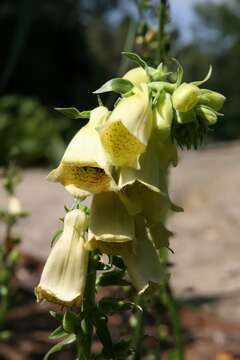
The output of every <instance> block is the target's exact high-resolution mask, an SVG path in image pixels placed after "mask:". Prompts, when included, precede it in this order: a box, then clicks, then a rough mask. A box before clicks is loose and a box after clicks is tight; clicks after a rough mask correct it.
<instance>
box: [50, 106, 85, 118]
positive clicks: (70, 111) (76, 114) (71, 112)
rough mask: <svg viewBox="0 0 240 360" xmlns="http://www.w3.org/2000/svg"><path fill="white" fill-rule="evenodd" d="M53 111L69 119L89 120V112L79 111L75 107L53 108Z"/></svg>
mask: <svg viewBox="0 0 240 360" xmlns="http://www.w3.org/2000/svg"><path fill="white" fill-rule="evenodd" d="M54 110H56V111H58V112H60V113H61V114H63V115H64V116H66V117H67V118H69V119H74V120H75V119H89V118H90V113H91V111H90V110H86V111H79V110H78V109H76V108H75V107H69V108H54Z"/></svg>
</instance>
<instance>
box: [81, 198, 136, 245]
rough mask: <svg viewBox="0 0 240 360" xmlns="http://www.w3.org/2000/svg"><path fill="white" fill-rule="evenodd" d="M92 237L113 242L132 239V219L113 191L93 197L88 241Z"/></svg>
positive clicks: (92, 238)
mask: <svg viewBox="0 0 240 360" xmlns="http://www.w3.org/2000/svg"><path fill="white" fill-rule="evenodd" d="M94 239H95V240H97V241H105V242H113V243H123V242H127V241H132V240H133V239H134V220H133V218H132V217H131V216H129V214H128V212H127V210H126V209H125V207H124V205H123V204H122V202H121V201H120V199H119V197H118V196H117V194H116V193H115V192H107V193H101V194H97V195H95V196H94V197H93V201H92V206H91V215H90V221H89V236H88V241H92V240H94ZM87 246H88V245H87Z"/></svg>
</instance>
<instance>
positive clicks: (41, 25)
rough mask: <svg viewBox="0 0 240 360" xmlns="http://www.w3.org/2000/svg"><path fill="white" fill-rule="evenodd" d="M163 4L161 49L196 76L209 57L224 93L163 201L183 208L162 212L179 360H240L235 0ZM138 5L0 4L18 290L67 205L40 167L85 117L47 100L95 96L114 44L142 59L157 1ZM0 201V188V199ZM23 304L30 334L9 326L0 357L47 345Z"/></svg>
mask: <svg viewBox="0 0 240 360" xmlns="http://www.w3.org/2000/svg"><path fill="white" fill-rule="evenodd" d="M169 2H170V18H169V23H168V25H167V32H168V36H167V39H166V42H167V44H166V46H167V49H168V52H169V56H170V57H171V56H172V57H175V58H178V59H179V61H180V62H181V63H182V65H183V67H184V70H185V73H184V75H185V80H186V81H190V80H191V81H194V80H199V79H202V78H203V77H204V76H205V74H206V72H207V70H208V67H209V64H212V65H213V69H214V71H213V75H212V78H211V80H210V81H209V83H208V84H207V87H209V88H210V89H212V90H215V91H219V92H221V93H223V94H224V95H225V96H226V97H227V102H226V104H225V107H224V110H223V112H224V114H225V117H224V118H220V120H219V122H218V124H217V125H216V126H215V128H214V131H212V132H211V133H210V135H209V137H208V139H207V143H206V144H205V147H204V149H201V150H199V151H197V152H188V153H185V152H182V153H181V157H182V162H181V163H180V165H179V167H178V168H177V169H174V170H173V172H172V174H171V178H170V183H171V188H172V192H173V197H174V200H176V202H178V204H179V205H181V206H183V207H184V208H185V213H184V214H181V215H175V216H174V217H173V218H172V219H170V220H169V226H170V228H171V229H172V230H173V231H174V232H175V233H177V234H176V236H175V238H174V240H173V242H172V245H171V248H172V249H173V250H174V251H175V255H173V256H172V259H171V260H172V263H173V275H172V284H173V288H174V290H175V293H176V295H177V297H178V299H179V302H180V304H181V306H182V312H181V317H182V324H183V327H184V329H185V332H186V334H187V336H186V338H187V339H188V355H187V356H188V358H187V359H189V360H198V359H199V360H205V359H206V360H208V359H209V360H212V359H220V360H225V359H226V360H231V359H240V346H239V343H240V310H239V309H240V300H239V299H240V298H239V296H240V286H239V283H240V280H239V279H240V262H239V257H240V243H239V234H240V228H239V226H240V220H239V218H240V216H239V215H240V199H239V195H238V194H239V185H240V168H239V163H240V162H239V160H240V151H239V150H240V144H239V137H240V121H239V116H240V106H239V96H240V66H239V61H240V2H239V0H226V1H224V0H208V1H207V0H206V1H205V0H185V1H179V0H170V1H169ZM149 3H151V4H152V6H150V7H149V9H147V10H146V9H144V8H143V7H141V6H137V5H138V2H137V1H136V0H61V1H58V0H42V1H38V2H34V1H33V0H1V2H0V154H1V156H0V166H1V167H3V168H4V167H7V166H8V165H9V163H10V162H14V164H17V165H18V166H20V167H21V168H23V169H24V170H22V175H23V181H22V183H21V184H20V185H19V187H18V188H17V191H16V192H17V196H18V197H19V198H20V201H21V203H22V206H23V207H24V208H25V209H26V210H29V212H30V216H29V217H28V218H26V219H23V220H22V221H21V223H20V225H18V226H17V231H18V232H19V233H20V234H21V236H22V247H21V248H22V251H23V253H25V254H28V256H29V257H30V256H31V259H32V260H29V258H27V260H26V258H22V260H21V261H23V263H24V261H26V262H27V264H28V265H27V267H26V268H24V267H22V268H21V269H20V270H21V271H19V273H18V281H20V282H22V283H21V284H23V283H24V284H25V285H24V286H25V291H30V292H31V291H32V288H33V286H34V285H35V284H36V283H37V281H38V277H39V269H40V268H41V264H40V265H39V264H38V263H37V262H34V261H35V260H34V261H33V259H37V260H39V259H41V260H42V259H44V258H45V257H46V255H47V254H48V252H49V247H50V245H49V244H50V239H51V236H52V235H53V233H54V231H55V230H57V229H58V228H59V227H60V226H61V224H60V223H59V222H58V220H57V219H58V218H60V217H61V216H62V215H63V213H64V210H63V205H64V204H70V203H71V199H70V198H69V197H68V195H66V194H65V192H64V191H63V189H62V188H61V187H60V186H56V185H54V184H49V183H47V182H46V181H45V176H46V174H47V172H48V170H47V169H48V168H50V167H53V166H54V165H56V164H57V162H58V161H59V159H60V158H61V156H62V154H63V152H64V149H65V146H66V144H67V142H68V141H69V139H70V138H71V137H72V136H73V134H74V133H75V132H76V130H77V129H79V127H80V126H82V125H83V124H84V120H70V119H67V118H65V117H62V116H61V115H60V114H59V113H57V112H56V111H54V110H53V109H54V107H68V106H75V107H77V108H78V109H80V110H89V109H91V108H92V107H94V106H96V104H97V103H96V97H95V96H93V94H92V91H94V90H96V89H97V88H98V87H99V86H100V85H101V84H102V83H104V82H105V81H106V80H108V79H110V78H113V77H116V76H121V75H123V74H124V72H126V71H127V70H128V69H129V68H130V66H131V64H129V63H128V62H127V61H126V59H123V58H122V56H121V51H123V50H129V51H131V50H136V51H138V52H139V53H140V54H141V56H143V57H144V58H146V59H147V60H149V61H150V63H151V59H152V53H153V52H154V51H155V47H154V46H155V45H154V44H155V43H154V42H155V41H156V32H155V30H154V29H156V27H157V25H158V24H157V17H156V13H155V8H156V5H157V3H158V1H154V0H152V1H149ZM153 64H154V62H153ZM104 100H105V101H106V102H107V103H109V104H111V102H112V99H111V98H109V97H106V99H105V98H104ZM6 201H7V197H6V196H5V195H4V191H3V190H1V191H0V207H1V208H2V207H4V206H5V204H6ZM0 230H1V228H0ZM1 234H4V229H3V228H2V231H0V235H1ZM31 261H32V262H31ZM36 264H37V265H36ZM33 270H34V271H33ZM21 286H22V285H21ZM23 298H24V296H23ZM24 299H25V298H24ZM21 301H22V300H21ZM21 301H20V303H21V306H23V305H22V302H21ZM28 301H30V300H28ZM31 301H32V300H31ZM31 301H30V302H31ZM32 302H33V301H32ZM32 302H31V304H32ZM21 306H20V305H19V308H17V310H15V313H12V314H11V316H10V322H11V323H12V321H14V319H18V321H17V324H18V325H16V324H15V325H16V326H17V327H18V330H19V329H20V330H21V331H26V329H27V325H26V323H27V322H26V319H25V320H24V321H23V322H24V323H25V324H23V322H22V321H21V319H23V317H24V316H25V317H27V316H32V315H31V314H30V313H29V310H28V309H29V307H28V308H26V306H25V308H24V307H21ZM31 306H32V308H31V309H33V310H32V311H35V312H36V313H35V315H36V316H35V318H34V319H35V320H34V321H35V322H33V324H34V325H32V326H33V327H34V326H35V328H34V329H33V330H32V329H31V331H32V334H33V333H36V336H35V337H34V334H33V337H34V339H35V340H34V341H32V340H31V337H30V336H29V337H26V335H24V339H25V342H26V343H25V345H24V344H23V339H22V338H21V336H20V337H19V338H17V340H16V341H17V342H16V344H17V350H16V351H15V352H14V349H12V342H11V341H12V340H9V341H10V345H11V346H10V345H9V344H8V343H2V344H1V343H0V359H11V360H18V359H20V360H21V359H24V360H25V359H26V360H27V359H38V358H39V359H40V358H41V357H38V356H40V355H39V354H40V353H41V351H42V350H39V349H40V348H41V349H46V348H47V347H48V343H46V334H45V333H44V331H43V330H44V329H45V328H44V326H45V325H43V324H42V323H41V320H40V319H41V318H42V319H43V315H42V314H43V313H44V314H45V312H46V309H45V308H41V310H39V306H38V309H37V308H35V305H34V304H32V305H31ZM19 309H20V310H19ZM24 309H25V310H24ZM24 311H25V313H24ZM41 311H42V313H41ZM196 311H197V312H196ZM39 312H40V313H39ZM21 314H22V315H21ZM8 326H10V325H9V324H8ZM28 326H29V325H28ZM49 326H50V325H49ZM10 327H11V326H10ZM41 329H42V330H41ZM21 331H20V332H21ZM41 331H42V332H41ZM41 336H42V338H41ZM10 349H11V350H10ZM222 354H223V356H224V354H225V355H226V356H228V358H227V357H226V358H223V357H220V356H222ZM65 356H67V355H65ZM58 359H60V357H58ZM63 359H67V357H63Z"/></svg>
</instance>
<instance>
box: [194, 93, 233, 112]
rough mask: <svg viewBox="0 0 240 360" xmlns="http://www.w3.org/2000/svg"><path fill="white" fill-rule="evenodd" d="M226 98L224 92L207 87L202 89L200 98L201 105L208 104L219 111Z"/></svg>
mask: <svg viewBox="0 0 240 360" xmlns="http://www.w3.org/2000/svg"><path fill="white" fill-rule="evenodd" d="M225 100H226V98H225V96H223V95H222V94H220V93H218V92H216V91H211V90H207V89H202V90H201V94H200V96H199V98H198V104H199V105H206V106H209V107H211V108H213V109H214V110H216V111H219V110H220V109H221V108H222V107H223V104H224V102H225Z"/></svg>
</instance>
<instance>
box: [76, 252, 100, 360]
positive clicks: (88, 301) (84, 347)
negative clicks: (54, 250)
mask: <svg viewBox="0 0 240 360" xmlns="http://www.w3.org/2000/svg"><path fill="white" fill-rule="evenodd" d="M95 286H96V265H95V259H94V254H93V253H90V254H89V265H88V274H87V281H86V288H85V293H84V299H83V305H82V312H83V313H84V319H83V321H82V326H81V327H82V331H81V334H79V336H78V339H77V360H89V359H90V358H91V349H92V336H93V321H92V309H93V308H94V306H95V291H96V290H95Z"/></svg>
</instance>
